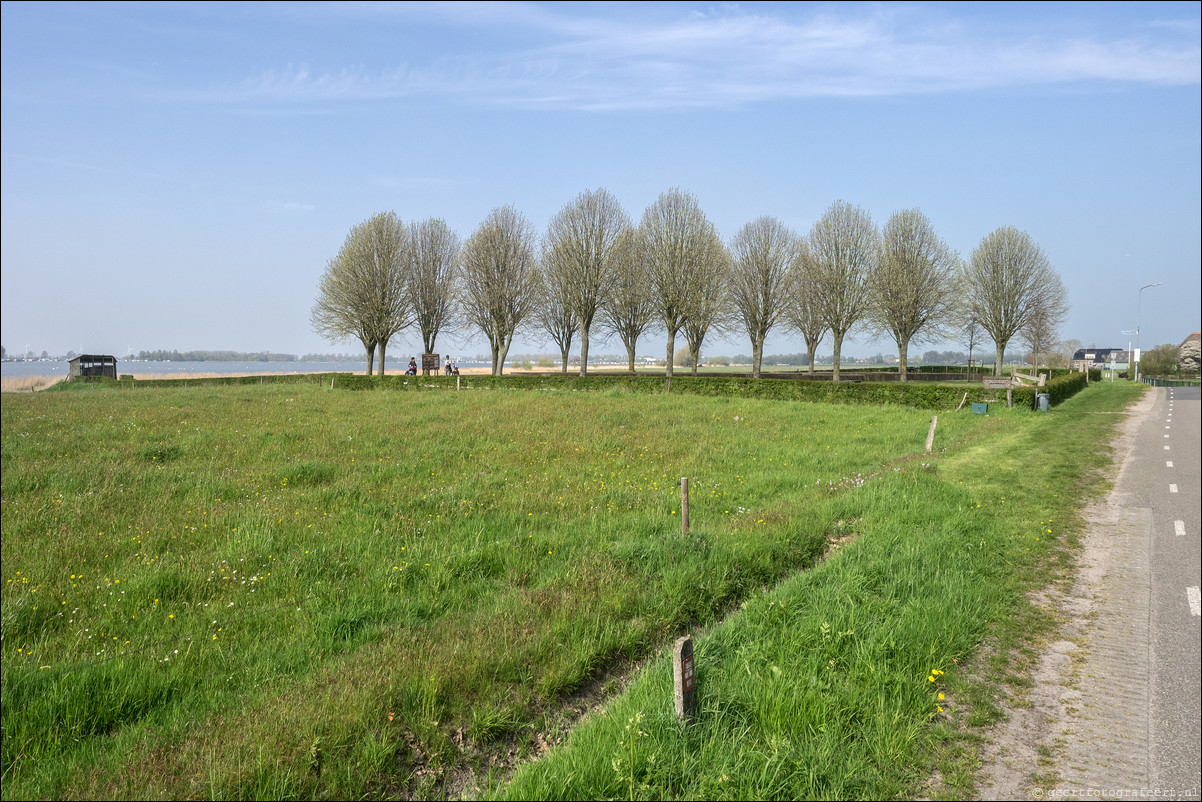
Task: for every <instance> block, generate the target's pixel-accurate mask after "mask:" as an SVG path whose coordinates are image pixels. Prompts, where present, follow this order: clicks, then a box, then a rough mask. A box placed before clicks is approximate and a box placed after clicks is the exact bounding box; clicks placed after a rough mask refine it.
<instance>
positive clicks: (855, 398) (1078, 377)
mask: <svg viewBox="0 0 1202 802" xmlns="http://www.w3.org/2000/svg"><path fill="white" fill-rule="evenodd" d="M923 372H924V373H925V372H926V370H925V369H924V371H923ZM850 378H851V380H850V381H840V382H839V383H837V384H836V383H834V382H832V381H830V380H829V378H828V379H827V380H826V381H817V380H811V381H798V380H797V377H796V376H787V377H786V376H782V377H778V378H763V379H752V378H748V377H745V376H722V375H712V374H711V375H702V376H696V377H694V376H691V375H677V376H674V377H673V378H672V380H671V384H670V385H669V382H668V379H667V378H666V377H664V376H648V375H645V374H642V375H633V376H632V375H630V374H624V373H602V374H593V375H590V376H585V377H581V376H577V375H575V374H567V375H564V374H544V375H518V376H479V375H473V376H461V377H459V384H460V386H461V387H462V388H463V389H465V390H543V391H554V392H602V391H615V392H630V393H645V394H651V393H666V392H673V393H684V394H687V395H704V396H725V397H730V398H767V399H779V400H788V401H813V402H822V403H834V404H898V405H900V406H907V407H914V408H917V409H932V410H946V409H955V408H956V407H958V406H960V404H961V402H962V401H963V404H964V407H965V408H968V405H969V404H970V403H972V402H982V401H983V402H986V403H994V404H996V403H1005V401H1006V391H1005V390H987V389H985V388H983V387H982V386H981V385H980V383H978V382H977V381H961V382H957V383H933V382H929V381H910V382H904V383H903V382H899V381H897V380H896V379H893V380H891V381H868V380H861V379H862V377H860V376H852V377H850ZM232 384H236V385H247V384H252V385H253V384H321V385H324V386H327V387H331V386H332V387H333V388H334V389H339V390H393V391H406V392H423V391H436V390H454V389H455V386H456V377H454V376H417V377H413V376H396V375H393V376H366V375H363V374H361V373H307V374H306V373H300V374H274V375H263V376H224V377H216V378H204V379H196V378H188V377H180V378H176V379H153V380H146V381H134V380H130V379H126V380H123V381H120V382H114V381H113V380H111V379H108V380H104V381H100V382H95V383H88V384H84V383H79V382H75V383H68V382H60V383H59V384H56V385H54V387H52V388H51V389H52V390H55V391H63V390H75V389H80V388H82V387H88V386H90V387H118V386H119V387H121V388H126V389H139V390H141V389H148V388H166V387H184V386H189V387H206V386H220V385H232ZM1085 386H1086V381H1085V375H1084V374H1082V373H1074V372H1066V373H1065V375H1062V376H1060V377H1058V378H1053V379H1050V380H1049V381H1048V383H1047V387H1046V388H1044V389H1042V390H1040V389H1037V388H1035V387H1015V388H1014V390H1013V402H1014V405H1015V406H1026V407H1030V408H1034V407H1035V401H1036V399H1035V394H1036V392H1047V393H1048V394H1049V395H1050V396H1051V397H1050V399H1049V402H1050V403H1051V405H1052V406H1055V405H1056V404H1059V403H1061V402H1062V401H1064V400H1066V399H1068V398H1070V397H1072V396H1073V395H1075V394H1076V393H1078V392H1080V391H1081V390H1082V389H1084V388H1085ZM965 394H967V398H966V397H965Z"/></svg>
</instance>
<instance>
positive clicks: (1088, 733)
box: [978, 392, 1198, 800]
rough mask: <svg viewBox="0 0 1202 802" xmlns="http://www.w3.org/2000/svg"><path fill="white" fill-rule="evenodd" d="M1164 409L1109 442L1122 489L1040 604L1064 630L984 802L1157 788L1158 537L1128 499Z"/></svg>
mask: <svg viewBox="0 0 1202 802" xmlns="http://www.w3.org/2000/svg"><path fill="white" fill-rule="evenodd" d="M1157 399H1158V394H1157V393H1156V392H1149V393H1147V394H1146V395H1145V396H1144V398H1143V399H1141V400H1140V401H1139V402H1137V403H1136V404H1135V405H1134V406H1133V407H1131V408H1130V409H1129V410H1128V412H1129V414H1128V415H1127V416H1126V419H1125V420H1124V421H1123V423H1122V424H1121V425H1120V427H1119V430H1118V432H1117V434H1116V437H1115V439H1114V440H1113V441H1112V446H1113V448H1114V455H1115V460H1114V463H1113V465H1114V467H1113V468H1112V473H1111V475H1110V476H1109V477H1108V478H1110V479H1111V480H1113V482H1114V489H1113V490H1112V491H1111V492H1110V493H1108V494H1107V495H1106V497H1105V498H1103V499H1101V500H1100V501H1098V502H1097V503H1095V504H1092V505H1091V506H1090V507H1088V508H1087V509H1086V510H1085V513H1084V517H1085V521H1086V531H1085V536H1084V538H1083V541H1082V550H1081V553H1080V555H1079V558H1078V561H1077V565H1076V575H1075V577H1074V578H1073V580H1072V581H1071V582H1066V583H1064V584H1062V585H1061V586H1059V587H1056V586H1053V587H1049V588H1048V589H1047V590H1045V592H1044V593H1043V594H1042V595H1041V597H1040V598H1038V599H1036V603H1037V604H1039V605H1040V606H1041V607H1043V608H1044V609H1046V610H1047V611H1048V614H1049V615H1054V616H1058V617H1060V618H1061V619H1062V621H1063V623H1062V625H1061V627H1060V631H1059V634H1058V639H1057V640H1055V641H1054V642H1052V643H1049V644H1047V646H1046V648H1045V649H1044V651H1043V653H1042V655H1041V656H1040V658H1039V660H1038V662H1037V663H1036V665H1035V668H1034V670H1033V671H1032V674H1031V676H1030V680H1031V681H1032V685H1031V686H1030V687H1029V688H1028V689H1027V690H1026V691H1025V692H1023V693H1022V694H1021V695H1020V696H1015V697H1012V698H1011V700H1010V704H1009V705H1008V706H1007V711H1006V712H1007V717H1006V720H1005V721H1003V722H1001V723H1000V724H998V725H996V726H995V727H994V728H993V729H992V731H991V732H987V733H986V734H985V735H986V738H987V742H986V743H985V744H984V745H983V746H982V748H981V757H982V763H983V766H982V769H981V770H980V772H979V773H978V793H979V796H980V798H982V799H1032V800H1043V799H1053V798H1061V799H1069V798H1071V799H1099V798H1117V794H1119V793H1120V792H1122V791H1124V790H1125V791H1127V792H1128V793H1130V790H1131V789H1147V788H1150V787H1151V782H1152V779H1153V774H1154V772H1153V770H1152V757H1151V753H1152V744H1151V734H1150V726H1151V723H1152V722H1151V721H1150V713H1149V711H1150V709H1151V695H1152V689H1151V687H1150V685H1151V682H1150V678H1151V677H1152V673H1153V672H1152V669H1153V667H1152V665H1151V664H1150V663H1151V649H1150V643H1149V634H1148V619H1149V615H1150V611H1149V604H1150V601H1149V599H1150V596H1151V592H1150V591H1151V585H1152V579H1151V568H1150V560H1149V552H1150V550H1151V549H1150V547H1149V538H1150V536H1151V526H1150V520H1148V518H1149V516H1148V515H1147V514H1146V513H1147V510H1144V509H1140V508H1138V507H1135V506H1134V505H1133V504H1132V503H1131V498H1130V493H1127V492H1123V488H1124V486H1125V484H1126V483H1125V482H1124V477H1125V476H1126V474H1127V473H1128V471H1129V469H1130V468H1131V465H1132V462H1133V454H1134V452H1135V448H1136V445H1137V434H1138V432H1139V429H1140V426H1141V425H1142V424H1143V423H1144V422H1145V420H1146V419H1147V418H1148V417H1149V416H1150V415H1151V414H1152V412H1153V409H1154V407H1156V405H1157ZM1128 478H1130V477H1128ZM1197 792H1198V790H1197V788H1194V789H1193V796H1192V797H1191V795H1189V794H1188V793H1186V794H1185V795H1184V798H1197V797H1196V795H1197ZM1173 798H1182V797H1180V796H1173Z"/></svg>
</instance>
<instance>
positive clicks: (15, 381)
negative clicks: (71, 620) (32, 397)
mask: <svg viewBox="0 0 1202 802" xmlns="http://www.w3.org/2000/svg"><path fill="white" fill-rule="evenodd" d="M65 379H66V377H65V376H5V377H3V378H0V393H36V392H37V391H39V390H45V389H46V388H47V387H51V386H53V385H55V384H58V383H59V382H61V381H64V380H65Z"/></svg>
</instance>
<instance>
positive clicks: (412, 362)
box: [405, 356, 417, 376]
mask: <svg viewBox="0 0 1202 802" xmlns="http://www.w3.org/2000/svg"><path fill="white" fill-rule="evenodd" d="M405 375H406V376H416V375H417V357H412V356H411V357H409V367H407V368H405Z"/></svg>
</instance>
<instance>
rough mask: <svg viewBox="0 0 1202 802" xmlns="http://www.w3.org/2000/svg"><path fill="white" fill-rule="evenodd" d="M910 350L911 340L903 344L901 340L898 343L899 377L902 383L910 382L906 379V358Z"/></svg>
mask: <svg viewBox="0 0 1202 802" xmlns="http://www.w3.org/2000/svg"><path fill="white" fill-rule="evenodd" d="M909 350H910V341H909V340H906V341H905V342H902V341H901V340H898V341H897V375H898V376H899V377H900V378H899V380H900V381H908V380H907V379H906V366H907V364H908V363H907V361H906V357H907V356H908V353H909Z"/></svg>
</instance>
